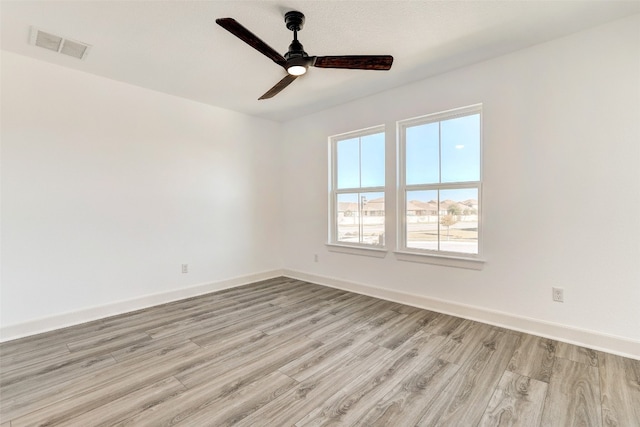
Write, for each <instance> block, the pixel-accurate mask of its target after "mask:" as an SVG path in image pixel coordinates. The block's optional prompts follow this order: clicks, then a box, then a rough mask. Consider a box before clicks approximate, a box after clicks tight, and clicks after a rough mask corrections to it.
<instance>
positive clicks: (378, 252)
mask: <svg viewBox="0 0 640 427" xmlns="http://www.w3.org/2000/svg"><path fill="white" fill-rule="evenodd" d="M325 245H326V246H327V249H329V251H331V252H339V253H342V254H350V255H362V256H370V257H374V258H384V257H385V256H387V250H386V249H384V248H381V247H375V246H372V247H366V246H351V245H339V244H337V243H325Z"/></svg>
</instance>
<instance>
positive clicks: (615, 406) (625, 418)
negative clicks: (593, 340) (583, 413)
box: [598, 353, 640, 427]
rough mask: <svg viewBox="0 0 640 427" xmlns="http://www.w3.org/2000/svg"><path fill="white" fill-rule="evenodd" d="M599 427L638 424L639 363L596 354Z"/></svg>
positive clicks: (611, 355)
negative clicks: (598, 378)
mask: <svg viewBox="0 0 640 427" xmlns="http://www.w3.org/2000/svg"><path fill="white" fill-rule="evenodd" d="M598 361H599V374H600V395H601V402H602V425H604V426H620V427H622V426H633V425H634V424H635V425H640V361H637V360H631V359H625V358H623V357H620V356H616V355H613V354H608V353H600V354H599V359H598Z"/></svg>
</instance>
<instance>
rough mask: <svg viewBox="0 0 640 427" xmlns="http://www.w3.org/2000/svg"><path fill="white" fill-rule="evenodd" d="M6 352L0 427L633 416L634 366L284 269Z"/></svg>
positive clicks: (561, 421)
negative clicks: (292, 275) (288, 274)
mask: <svg viewBox="0 0 640 427" xmlns="http://www.w3.org/2000/svg"><path fill="white" fill-rule="evenodd" d="M0 356H1V357H0V362H1V365H0V366H1V373H0V396H1V411H0V427H9V426H10V427H19V426H36V425H47V426H54V425H56V426H58V425H69V426H83V427H84V426H92V427H93V426H168V425H181V426H216V427H218V426H227V425H238V426H275V427H280V426H325V425H331V426H391V427H402V426H440V425H442V426H444V425H446V426H456V427H466V426H508V425H514V426H515V425H517V426H554V427H555V426H562V427H564V426H631V427H638V426H640V362H639V361H636V360H632V359H627V358H623V357H619V356H615V355H612V354H607V353H603V352H598V351H593V350H590V349H587V348H581V347H576V346H573V345H569V344H564V343H561V342H555V341H552V340H549V339H544V338H539V337H536V336H532V335H527V334H523V333H519V332H513V331H510V330H507V329H502V328H499V327H494V326H490V325H486V324H482V323H478V322H473V321H469V320H464V319H460V318H456V317H452V316H448V315H443V314H438V313H434V312H431V311H426V310H422V309H417V308H414V307H409V306H405V305H401V304H397V303H393V302H388V301H383V300H379V299H376V298H371V297H368V296H363V295H358V294H354V293H350V292H345V291H342V290H337V289H333V288H328V287H324V286H320V285H315V284H311V283H306V282H301V281H297V280H294V279H289V278H277V279H272V280H267V281H263V282H259V283H255V284H251V285H247V286H243V287H238V288H234V289H229V290H225V291H221V292H216V293H212V294H208V295H204V296H201V297H197V298H191V299H187V300H183V301H178V302H173V303H170V304H165V305H161V306H157V307H153V308H149V309H145V310H140V311H137V312H133V313H128V314H126V315H121V316H115V317H110V318H107V319H103V320H99V321H95V322H91V323H86V324H83V325H79V326H74V327H70V328H67V329H62V330H58V331H54V332H50V333H46V334H41V335H37V336H32V337H27V338H24V339H20V340H15V341H11V342H7V343H4V344H2V345H0Z"/></svg>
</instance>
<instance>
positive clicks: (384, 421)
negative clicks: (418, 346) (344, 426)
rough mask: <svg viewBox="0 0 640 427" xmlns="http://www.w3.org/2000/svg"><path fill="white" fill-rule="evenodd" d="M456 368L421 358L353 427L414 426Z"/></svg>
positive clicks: (435, 359)
mask: <svg viewBox="0 0 640 427" xmlns="http://www.w3.org/2000/svg"><path fill="white" fill-rule="evenodd" d="M459 369H460V367H459V366H458V365H455V364H453V363H449V362H445V361H444V360H441V359H437V358H434V357H431V356H426V357H424V358H422V359H421V360H420V363H419V364H418V365H417V366H416V368H415V369H414V370H412V372H411V373H410V374H409V375H407V376H406V377H405V378H404V379H402V381H399V382H397V383H396V385H395V386H394V387H393V388H392V390H391V391H389V393H387V394H386V395H384V396H383V397H382V398H381V399H380V400H378V401H377V402H375V404H374V405H370V408H369V410H368V411H367V412H366V413H364V414H363V415H362V416H361V417H360V418H359V419H358V420H357V421H356V422H355V423H354V425H355V426H363V427H365V426H366V427H369V426H370V427H387V426H400V425H414V424H415V423H416V422H418V420H419V419H420V418H421V417H422V414H423V410H424V406H425V405H427V404H428V403H429V402H432V401H433V400H434V399H435V398H436V397H437V396H438V395H439V393H440V392H441V391H442V390H443V389H444V387H446V386H447V384H449V382H450V381H451V380H452V379H453V377H454V376H455V375H456V373H457V372H458V370H459Z"/></svg>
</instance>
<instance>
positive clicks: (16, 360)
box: [0, 343, 71, 373]
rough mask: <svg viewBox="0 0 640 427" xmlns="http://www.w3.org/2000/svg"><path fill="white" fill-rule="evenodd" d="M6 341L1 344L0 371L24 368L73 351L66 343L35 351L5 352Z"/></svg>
mask: <svg viewBox="0 0 640 427" xmlns="http://www.w3.org/2000/svg"><path fill="white" fill-rule="evenodd" d="M3 346H4V343H2V344H0V373H6V372H9V371H14V370H16V369H22V368H24V367H26V366H29V365H33V364H36V363H41V362H42V361H44V360H46V359H55V358H57V357H64V356H66V355H69V354H70V353H71V352H70V351H69V348H68V347H67V345H66V344H64V343H58V344H50V345H49V346H47V347H43V348H39V349H36V350H33V351H22V352H17V353H12V354H4V353H3V351H2V350H3Z"/></svg>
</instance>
